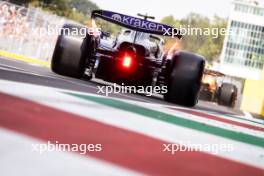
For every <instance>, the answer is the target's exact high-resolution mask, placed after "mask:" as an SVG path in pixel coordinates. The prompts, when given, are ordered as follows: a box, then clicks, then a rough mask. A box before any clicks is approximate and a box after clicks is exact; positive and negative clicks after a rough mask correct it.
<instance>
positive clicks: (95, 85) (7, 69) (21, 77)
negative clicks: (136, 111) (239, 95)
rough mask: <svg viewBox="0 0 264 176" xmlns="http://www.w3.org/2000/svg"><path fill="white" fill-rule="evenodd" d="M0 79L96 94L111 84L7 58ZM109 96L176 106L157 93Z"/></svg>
mask: <svg viewBox="0 0 264 176" xmlns="http://www.w3.org/2000/svg"><path fill="white" fill-rule="evenodd" d="M0 79H2V80H9V81H15V82H23V83H30V84H34V85H42V86H48V87H54V88H61V89H67V90H72V91H80V92H85V93H92V94H98V92H99V87H101V86H106V85H110V86H111V85H113V84H111V83H108V82H105V81H102V80H98V79H93V80H92V81H86V80H79V79H74V78H70V77H65V76H61V75H57V74H55V73H53V72H52V71H51V70H50V69H49V68H46V67H42V66H38V65H34V64H31V63H26V62H23V61H18V60H13V59H9V58H0ZM100 95H104V94H100ZM109 97H116V98H121V99H126V100H136V101H140V102H146V103H154V104H159V105H170V106H177V105H174V104H172V103H168V102H165V101H164V100H163V99H162V97H161V96H159V95H156V96H152V97H148V96H145V95H138V94H109ZM194 109H197V110H203V111H208V112H216V113H220V114H229V115H244V114H243V112H242V111H240V110H238V109H231V108H228V107H224V106H219V105H217V104H215V103H210V102H204V101H199V103H198V105H196V106H195V107H194Z"/></svg>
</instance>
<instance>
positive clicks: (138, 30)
mask: <svg viewBox="0 0 264 176" xmlns="http://www.w3.org/2000/svg"><path fill="white" fill-rule="evenodd" d="M142 16H143V17H144V18H141V17H142ZM141 17H133V16H128V15H124V14H121V13H116V12H111V11H105V10H95V11H93V12H92V14H91V21H92V23H91V24H92V27H91V28H96V19H98V18H100V20H104V21H107V22H110V23H111V24H112V23H113V24H116V25H118V26H121V27H123V28H124V29H123V30H122V31H121V32H120V33H119V34H118V35H117V37H116V38H115V39H114V40H113V42H109V41H107V38H109V33H107V32H104V31H102V32H101V34H100V35H96V34H90V33H87V34H86V36H85V37H84V39H83V38H82V37H80V36H72V35H70V33H64V34H60V35H59V37H58V40H57V43H56V46H55V50H54V53H53V57H52V60H51V69H52V71H53V72H55V73H57V74H60V75H64V76H70V77H74V78H83V77H85V78H86V79H89V80H90V79H92V78H93V77H95V78H99V79H103V80H105V81H108V82H113V83H117V84H121V83H122V84H125V85H135V86H136V85H141V86H166V87H167V91H166V93H164V94H163V96H164V99H165V100H166V101H168V102H172V103H176V104H179V105H182V106H190V107H191V106H195V105H196V104H197V102H198V96H199V90H200V86H201V80H202V76H203V71H204V65H205V59H204V57H202V56H200V55H197V54H193V53H190V52H187V51H180V50H177V51H175V50H171V52H165V51H164V49H163V45H164V39H163V37H165V36H167V37H172V38H176V39H181V38H182V35H181V34H180V31H178V29H175V28H173V27H172V26H169V25H166V24H161V23H157V22H154V21H151V20H148V19H149V18H152V19H153V17H149V16H147V15H141ZM74 28H80V26H79V25H76V24H65V25H64V26H63V28H62V29H68V31H71V30H73V29H74ZM89 29H90V28H89ZM172 51H173V52H172Z"/></svg>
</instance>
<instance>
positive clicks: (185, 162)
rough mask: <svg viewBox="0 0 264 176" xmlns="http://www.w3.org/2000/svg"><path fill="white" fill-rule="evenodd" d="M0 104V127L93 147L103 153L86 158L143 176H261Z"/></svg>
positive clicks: (6, 98) (38, 109)
mask: <svg viewBox="0 0 264 176" xmlns="http://www.w3.org/2000/svg"><path fill="white" fill-rule="evenodd" d="M0 100H1V106H0V114H1V115H0V126H2V127H4V128H7V129H10V130H14V131H16V132H19V133H22V134H26V135H29V136H31V137H34V138H37V139H41V140H43V141H54V142H55V141H59V142H60V143H63V144H91V143H92V144H96V143H99V144H102V148H103V150H102V151H101V152H97V153H95V152H94V153H88V155H90V156H93V157H96V158H99V159H102V160H106V161H108V162H111V163H115V164H117V165H120V166H123V167H126V168H129V169H132V170H135V171H138V172H142V173H145V174H148V175H173V176H175V175H181V176H193V175H196V176H199V175H201V176H212V175H216V176H222V175H226V176H228V175H230V176H233V175H241V176H248V175H254V176H258V175H259V176H263V174H264V170H262V169H259V168H255V167H252V166H248V165H245V164H243V163H238V162H234V161H230V160H227V159H224V158H220V157H216V156H213V155H209V154H206V153H201V152H176V153H175V154H174V155H171V154H169V153H167V152H162V150H163V146H162V145H163V144H164V143H166V142H164V141H161V140H157V139H154V138H151V137H148V136H145V135H142V134H138V133H135V132H131V131H127V130H124V129H120V128H116V127H113V126H110V125H106V124H103V123H99V122H96V121H94V120H90V119H87V118H84V117H81V116H78V115H74V114H71V113H67V112H64V111H61V110H57V109H54V108H50V107H48V106H44V105H41V104H38V103H34V102H31V101H28V100H24V99H20V98H17V97H13V96H10V95H6V94H2V93H0ZM87 113H88V112H87ZM109 118H111V117H110V116H109ZM124 118H125V117H124ZM146 125H147V124H146ZM157 130H158V129H157Z"/></svg>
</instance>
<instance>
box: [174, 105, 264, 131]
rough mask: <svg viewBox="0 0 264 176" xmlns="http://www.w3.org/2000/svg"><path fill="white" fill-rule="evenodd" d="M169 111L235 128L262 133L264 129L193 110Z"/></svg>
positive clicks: (179, 109) (177, 109) (178, 109)
mask: <svg viewBox="0 0 264 176" xmlns="http://www.w3.org/2000/svg"><path fill="white" fill-rule="evenodd" d="M170 109H172V110H175V111H181V112H184V113H188V114H192V115H195V116H199V117H202V118H205V119H211V120H216V121H219V122H224V123H229V124H232V125H236V126H240V127H244V128H248V129H252V130H257V131H262V132H264V128H261V127H258V126H253V125H249V124H245V123H242V122H237V121H234V120H230V119H225V118H221V117H218V116H215V115H211V114H206V113H203V112H198V111H194V110H190V109H181V108H171V107H170Z"/></svg>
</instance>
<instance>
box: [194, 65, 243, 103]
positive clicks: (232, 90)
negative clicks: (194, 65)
mask: <svg viewBox="0 0 264 176" xmlns="http://www.w3.org/2000/svg"><path fill="white" fill-rule="evenodd" d="M225 76H226V75H225V74H223V73H221V72H219V71H215V70H210V69H205V70H204V76H203V79H202V86H201V91H200V96H199V99H201V100H204V101H210V102H217V103H218V104H219V105H223V106H227V107H231V108H234V107H235V105H236V100H237V96H238V88H237V87H236V85H235V84H232V83H230V82H224V80H223V78H224V77H225Z"/></svg>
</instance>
